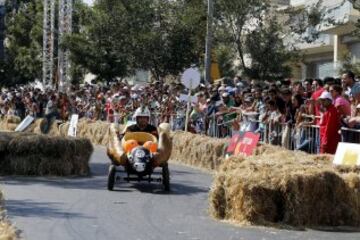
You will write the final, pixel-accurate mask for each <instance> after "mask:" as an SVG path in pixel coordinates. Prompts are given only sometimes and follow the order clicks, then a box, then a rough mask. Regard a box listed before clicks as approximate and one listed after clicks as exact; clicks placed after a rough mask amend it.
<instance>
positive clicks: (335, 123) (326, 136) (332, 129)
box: [318, 91, 341, 154]
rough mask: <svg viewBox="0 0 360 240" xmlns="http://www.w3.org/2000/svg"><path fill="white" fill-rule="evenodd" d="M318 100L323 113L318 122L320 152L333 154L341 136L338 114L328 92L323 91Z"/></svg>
mask: <svg viewBox="0 0 360 240" xmlns="http://www.w3.org/2000/svg"><path fill="white" fill-rule="evenodd" d="M318 102H319V103H320V109H321V111H322V113H323V114H322V116H321V119H320V123H319V125H320V153H330V154H335V152H336V148H337V145H338V143H339V142H340V138H341V136H340V134H339V130H340V128H341V123H340V115H339V113H338V111H337V109H336V108H335V106H334V105H333V98H332V96H331V94H330V93H329V92H327V91H324V92H323V93H322V94H321V95H320V97H319V100H318Z"/></svg>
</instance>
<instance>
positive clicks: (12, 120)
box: [5, 115, 21, 124]
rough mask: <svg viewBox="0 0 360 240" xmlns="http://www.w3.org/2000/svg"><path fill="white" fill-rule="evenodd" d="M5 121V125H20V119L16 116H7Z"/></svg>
mask: <svg viewBox="0 0 360 240" xmlns="http://www.w3.org/2000/svg"><path fill="white" fill-rule="evenodd" d="M5 120H6V122H7V123H15V124H19V123H21V118H20V117H18V116H14V115H7V116H6V117H5Z"/></svg>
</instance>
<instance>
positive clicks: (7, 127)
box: [0, 115, 21, 131]
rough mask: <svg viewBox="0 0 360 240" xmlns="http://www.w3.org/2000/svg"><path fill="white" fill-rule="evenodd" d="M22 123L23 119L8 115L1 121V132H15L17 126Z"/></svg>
mask: <svg viewBox="0 0 360 240" xmlns="http://www.w3.org/2000/svg"><path fill="white" fill-rule="evenodd" d="M20 122H21V119H20V118H19V117H17V116H13V115H7V116H4V117H3V118H2V119H0V130H2V131H14V130H15V129H16V127H17V125H18V124H19V123H20Z"/></svg>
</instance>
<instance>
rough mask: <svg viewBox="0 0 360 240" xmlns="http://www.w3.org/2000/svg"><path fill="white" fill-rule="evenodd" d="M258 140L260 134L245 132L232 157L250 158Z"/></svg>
mask: <svg viewBox="0 0 360 240" xmlns="http://www.w3.org/2000/svg"><path fill="white" fill-rule="evenodd" d="M259 140H260V134H255V133H252V132H246V133H245V135H244V136H243V138H242V139H241V141H239V142H238V143H237V144H236V147H235V151H234V155H240V154H243V155H245V156H251V155H252V154H253V152H254V150H255V148H256V146H257V144H258V142H259Z"/></svg>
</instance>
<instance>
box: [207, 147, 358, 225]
mask: <svg viewBox="0 0 360 240" xmlns="http://www.w3.org/2000/svg"><path fill="white" fill-rule="evenodd" d="M271 148H272V147H268V146H265V147H263V148H262V149H258V151H257V154H258V155H255V156H251V157H246V158H244V157H231V158H229V159H227V160H224V163H223V164H222V166H221V167H220V169H219V171H218V173H217V174H216V177H215V180H214V183H213V187H212V190H211V192H210V197H209V199H210V209H211V213H212V215H213V216H214V217H216V218H218V219H226V220H232V221H235V222H239V223H247V224H259V225H273V224H286V225H293V226H322V225H326V226H340V225H347V226H356V227H358V226H360V204H359V202H360V201H359V199H360V176H359V175H358V174H355V173H348V174H346V175H344V174H341V173H340V172H338V171H337V170H336V169H334V168H333V167H332V164H331V161H329V160H326V159H327V158H325V157H324V156H323V159H322V160H319V157H314V156H311V155H307V154H305V153H302V152H293V151H288V150H285V149H281V148H277V151H268V150H269V149H271Z"/></svg>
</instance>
